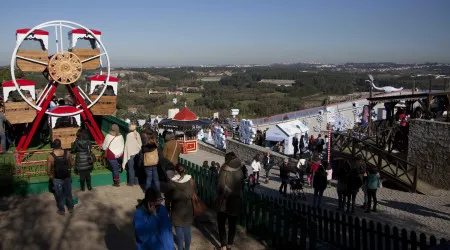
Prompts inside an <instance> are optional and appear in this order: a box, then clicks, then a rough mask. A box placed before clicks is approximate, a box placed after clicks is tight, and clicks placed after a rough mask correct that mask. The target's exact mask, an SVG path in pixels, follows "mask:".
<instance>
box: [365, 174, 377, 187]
mask: <svg viewBox="0 0 450 250" xmlns="http://www.w3.org/2000/svg"><path fill="white" fill-rule="evenodd" d="M379 187H380V174H379V173H376V174H371V173H369V174H368V175H367V188H368V189H378V188H379Z"/></svg>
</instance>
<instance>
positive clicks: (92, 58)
mask: <svg viewBox="0 0 450 250" xmlns="http://www.w3.org/2000/svg"><path fill="white" fill-rule="evenodd" d="M103 55H106V53H101V54H99V55H96V56H93V57H89V58H86V59H84V60H83V61H81V63H85V62H89V61H90V60H94V59H95V58H98V57H101V56H103Z"/></svg>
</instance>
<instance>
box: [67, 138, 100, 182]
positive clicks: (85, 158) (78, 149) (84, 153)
mask: <svg viewBox="0 0 450 250" xmlns="http://www.w3.org/2000/svg"><path fill="white" fill-rule="evenodd" d="M91 149H92V145H91V141H90V140H89V135H88V134H87V132H86V131H85V130H83V129H80V130H78V132H77V138H76V140H75V141H74V142H73V143H72V150H71V151H72V153H73V154H76V156H75V171H76V172H77V173H78V174H79V175H80V188H81V191H84V183H86V184H87V188H88V190H89V191H91V190H92V185H91V171H92V168H93V167H94V161H95V158H92V157H95V156H94V155H92V154H91Z"/></svg>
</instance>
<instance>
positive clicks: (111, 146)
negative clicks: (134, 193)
mask: <svg viewBox="0 0 450 250" xmlns="http://www.w3.org/2000/svg"><path fill="white" fill-rule="evenodd" d="M123 148H124V141H123V136H122V135H121V134H120V130H119V126H118V125H117V124H113V125H112V126H111V130H109V133H108V134H107V135H106V137H105V140H104V141H103V145H102V149H103V151H104V152H105V156H106V159H107V160H108V163H109V166H110V167H111V169H112V175H113V181H114V184H113V186H114V187H120V175H119V172H120V169H119V159H120V158H122V156H123Z"/></svg>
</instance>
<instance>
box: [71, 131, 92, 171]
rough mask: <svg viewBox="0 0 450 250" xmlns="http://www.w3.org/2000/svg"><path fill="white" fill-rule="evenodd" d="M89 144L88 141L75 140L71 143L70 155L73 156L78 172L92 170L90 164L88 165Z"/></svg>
mask: <svg viewBox="0 0 450 250" xmlns="http://www.w3.org/2000/svg"><path fill="white" fill-rule="evenodd" d="M91 147H92V145H91V142H90V141H89V140H80V139H77V140H75V141H74V142H73V143H72V150H71V151H72V153H74V154H76V156H75V167H76V168H77V170H79V171H83V170H90V169H92V168H93V166H92V164H89V157H90V156H91V154H90V151H91Z"/></svg>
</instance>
